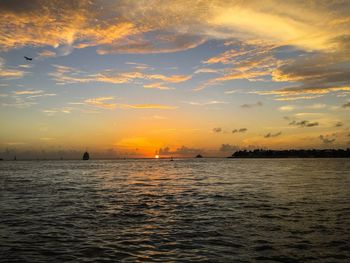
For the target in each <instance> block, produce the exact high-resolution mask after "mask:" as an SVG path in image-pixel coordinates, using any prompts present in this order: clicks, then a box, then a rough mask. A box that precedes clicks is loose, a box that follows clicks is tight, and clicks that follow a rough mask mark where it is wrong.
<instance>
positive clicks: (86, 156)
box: [83, 152, 90, 160]
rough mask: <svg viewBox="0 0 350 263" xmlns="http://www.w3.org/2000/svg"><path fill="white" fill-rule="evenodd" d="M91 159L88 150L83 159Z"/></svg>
mask: <svg viewBox="0 0 350 263" xmlns="http://www.w3.org/2000/svg"><path fill="white" fill-rule="evenodd" d="M89 159H90V155H89V153H88V152H84V155H83V160H89Z"/></svg>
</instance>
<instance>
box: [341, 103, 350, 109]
mask: <svg viewBox="0 0 350 263" xmlns="http://www.w3.org/2000/svg"><path fill="white" fill-rule="evenodd" d="M342 107H343V108H350V102H347V103H344V104H343V105H342Z"/></svg>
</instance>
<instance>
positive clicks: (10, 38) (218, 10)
mask: <svg viewBox="0 0 350 263" xmlns="http://www.w3.org/2000/svg"><path fill="white" fill-rule="evenodd" d="M349 11H350V10H349V7H348V4H347V1H324V2H321V3H314V2H309V1H306V2H298V1H288V2H283V3H281V2H280V1H274V0H272V1H263V2H262V1H258V0H253V1H249V2H242V1H226V0H222V1H215V0H214V1H198V2H197V1H195V2H193V1H183V0H179V1H165V2H164V1H160V0H150V1H147V3H145V2H144V1H125V0H121V1H102V0H97V1H89V0H79V1H78V0H72V1H53V2H52V1H45V0H34V1H30V2H25V3H24V2H23V1H19V0H13V1H1V2H0V25H1V26H0V35H1V36H3V37H1V38H0V46H1V48H2V49H11V48H18V47H23V46H29V45H31V46H41V47H42V46H52V47H58V48H59V47H65V48H66V49H69V48H72V47H74V48H85V47H92V46H96V47H97V52H98V53H100V54H109V53H160V52H175V51H181V50H186V49H190V48H193V47H196V46H198V45H200V44H202V43H204V42H205V41H206V40H210V39H224V40H225V39H227V40H232V39H240V40H244V41H248V40H249V41H253V40H256V39H264V40H265V41H266V42H271V43H274V44H277V45H284V46H295V47H298V48H300V49H303V50H307V51H314V50H316V51H337V50H344V49H345V48H346V47H347V46H348V44H347V34H348V32H349V23H348V22H349V21H348V13H349ZM252 17H253V18H254V19H252ZM233 53H234V52H233ZM228 56H232V54H229V55H228ZM211 61H215V59H212V60H211ZM220 61H223V62H225V60H224V59H221V60H220Z"/></svg>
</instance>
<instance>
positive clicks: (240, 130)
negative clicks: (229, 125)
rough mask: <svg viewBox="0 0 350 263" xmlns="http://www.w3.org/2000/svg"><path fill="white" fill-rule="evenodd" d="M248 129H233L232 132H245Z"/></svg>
mask: <svg viewBox="0 0 350 263" xmlns="http://www.w3.org/2000/svg"><path fill="white" fill-rule="evenodd" d="M246 131H248V129H247V128H239V129H234V130H232V133H244V132H246Z"/></svg>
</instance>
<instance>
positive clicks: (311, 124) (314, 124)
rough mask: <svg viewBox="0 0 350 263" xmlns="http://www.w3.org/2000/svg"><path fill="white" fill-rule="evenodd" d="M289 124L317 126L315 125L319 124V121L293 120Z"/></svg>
mask: <svg viewBox="0 0 350 263" xmlns="http://www.w3.org/2000/svg"><path fill="white" fill-rule="evenodd" d="M289 125H295V126H299V127H315V126H318V125H319V123H318V122H310V121H306V120H303V121H292V122H290V123H289Z"/></svg>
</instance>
